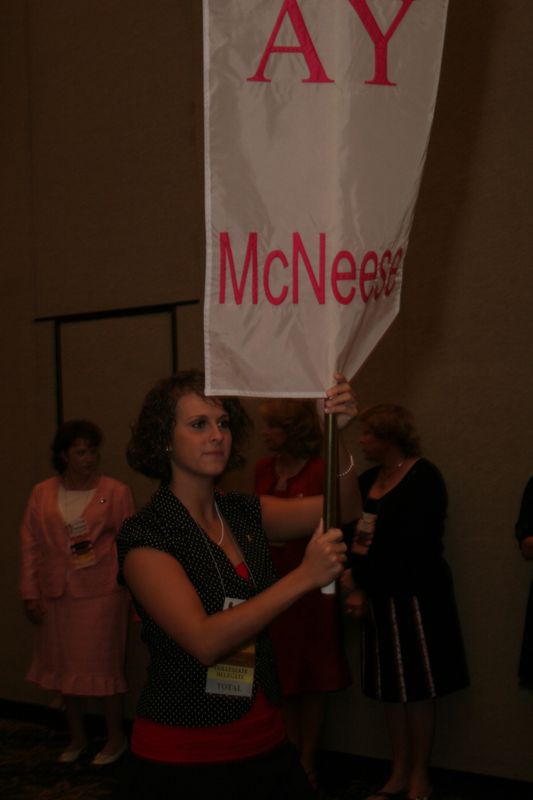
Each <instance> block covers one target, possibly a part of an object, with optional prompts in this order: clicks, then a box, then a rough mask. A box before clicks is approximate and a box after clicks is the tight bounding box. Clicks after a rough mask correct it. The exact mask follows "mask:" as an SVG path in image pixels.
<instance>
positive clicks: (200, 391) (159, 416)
mask: <svg viewBox="0 0 533 800" xmlns="http://www.w3.org/2000/svg"><path fill="white" fill-rule="evenodd" d="M187 394H197V395H198V396H199V397H202V398H203V399H205V400H207V401H211V400H212V401H213V402H217V401H218V402H220V403H222V406H223V408H224V410H225V412H226V413H227V415H228V417H229V424H230V430H231V435H232V447H231V453H230V457H229V460H228V464H227V466H226V470H227V469H233V468H235V467H241V466H242V465H243V464H244V463H245V459H244V456H243V455H242V453H241V450H240V448H241V447H242V445H243V444H244V442H245V441H246V439H247V437H248V435H249V433H250V431H251V428H252V423H251V421H250V418H249V416H248V414H247V413H246V411H245V410H244V408H243V406H242V404H241V402H240V400H238V399H237V398H236V397H206V395H205V376H204V373H203V372H200V371H199V370H194V369H192V370H183V371H181V372H178V373H176V375H171V376H170V377H169V378H163V379H162V380H160V381H158V382H157V383H156V385H155V386H154V387H153V389H151V390H150V391H149V392H148V394H147V395H146V397H145V399H144V402H143V405H142V408H141V411H140V414H139V418H138V420H137V422H136V423H135V424H134V425H132V428H131V438H130V441H129V443H128V447H127V449H126V457H127V459H128V464H129V465H130V467H131V468H132V469H134V470H135V471H136V472H140V473H141V475H146V477H148V478H156V479H158V480H160V481H161V482H162V483H169V482H170V479H171V477H172V470H171V466H170V456H169V452H168V449H167V448H168V447H169V445H170V443H171V440H172V431H173V430H174V425H175V424H176V405H177V402H178V400H179V399H180V398H181V397H183V396H184V395H187Z"/></svg>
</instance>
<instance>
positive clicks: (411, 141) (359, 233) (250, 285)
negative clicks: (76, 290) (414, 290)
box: [204, 0, 448, 397]
mask: <svg viewBox="0 0 533 800" xmlns="http://www.w3.org/2000/svg"><path fill="white" fill-rule="evenodd" d="M447 6H448V0H204V60H205V63H204V81H205V154H206V165H205V166H206V172H205V174H206V235H207V265H206V288H205V319H204V323H205V348H206V349H205V365H206V389H207V392H208V394H222V395H224V394H226V395H231V394H239V395H250V396H276V397H280V396H293V397H318V396H322V395H323V391H324V389H325V388H326V387H327V386H329V385H331V382H332V375H333V373H334V372H335V371H336V370H337V369H338V370H341V371H342V372H344V373H345V374H346V375H348V376H352V375H354V374H355V372H356V371H357V370H358V368H359V367H360V366H361V364H362V363H363V361H364V360H365V359H366V358H367V356H368V355H369V354H370V352H371V351H372V349H373V348H374V347H375V345H376V344H377V342H378V341H379V339H380V338H381V336H382V335H383V334H384V332H385V331H386V329H387V328H388V327H389V325H390V324H391V322H392V321H393V319H394V317H395V316H396V314H397V313H398V310H399V306H400V290H401V284H402V273H403V269H404V262H405V254H406V249H407V242H408V237H409V232H410V228H411V223H412V218H413V211H414V205H415V201H416V197H417V193H418V188H419V184H420V179H421V176H422V168H423V164H424V159H425V155H426V149H427V145H428V139H429V133H430V128H431V122H432V118H433V111H434V107H435V100H436V95H437V85H438V77H439V72H440V65H441V57H442V47H443V40H444V31H445V24H446V13H447Z"/></svg>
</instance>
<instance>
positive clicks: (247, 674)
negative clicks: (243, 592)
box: [205, 597, 255, 697]
mask: <svg viewBox="0 0 533 800" xmlns="http://www.w3.org/2000/svg"><path fill="white" fill-rule="evenodd" d="M244 602H245V601H244V600H239V599H237V598H235V597H226V599H225V600H224V611H227V609H228V608H233V607H234V606H238V605H240V603H244ZM254 673H255V642H253V641H252V642H248V643H247V644H245V645H243V646H242V647H240V648H239V649H238V650H236V651H235V652H234V653H231V654H230V655H228V656H226V657H225V659H224V661H221V662H220V663H219V664H214V665H213V666H212V667H209V669H208V670H207V680H206V684H205V691H206V692H207V694H221V695H228V696H233V697H251V696H252V689H253V684H254Z"/></svg>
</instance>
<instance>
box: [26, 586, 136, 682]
mask: <svg viewBox="0 0 533 800" xmlns="http://www.w3.org/2000/svg"><path fill="white" fill-rule="evenodd" d="M44 608H45V614H44V619H43V622H42V624H41V625H39V626H37V627H36V629H35V638H34V644H33V657H32V662H31V664H30V668H29V670H28V673H27V675H26V679H27V680H29V681H32V683H36V684H37V685H38V686H40V687H41V688H43V689H52V690H55V691H58V692H61V694H65V695H81V696H85V697H104V696H107V695H113V694H121V693H123V692H126V691H127V688H128V687H127V684H126V680H125V677H124V658H125V652H126V636H127V627H128V609H129V595H128V593H127V592H126V591H125V590H119V591H116V592H113V593H112V594H107V595H103V596H101V597H72V596H71V595H68V594H65V595H63V596H62V597H57V598H55V597H54V598H45V600H44Z"/></svg>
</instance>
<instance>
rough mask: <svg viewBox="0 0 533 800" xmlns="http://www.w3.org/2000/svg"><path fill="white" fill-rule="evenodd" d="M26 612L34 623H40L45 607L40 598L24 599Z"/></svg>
mask: <svg viewBox="0 0 533 800" xmlns="http://www.w3.org/2000/svg"><path fill="white" fill-rule="evenodd" d="M24 613H25V614H26V616H27V618H28V619H29V621H30V622H31V623H32V625H40V624H41V622H42V621H43V617H44V609H43V606H42V603H41V601H40V600H24Z"/></svg>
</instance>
